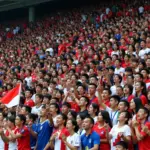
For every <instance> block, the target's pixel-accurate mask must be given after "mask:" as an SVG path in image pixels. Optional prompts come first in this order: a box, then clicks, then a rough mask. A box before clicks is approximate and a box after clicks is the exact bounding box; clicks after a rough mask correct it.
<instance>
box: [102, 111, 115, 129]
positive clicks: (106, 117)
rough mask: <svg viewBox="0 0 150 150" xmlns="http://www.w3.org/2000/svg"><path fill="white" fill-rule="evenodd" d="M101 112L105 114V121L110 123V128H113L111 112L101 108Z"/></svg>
mask: <svg viewBox="0 0 150 150" xmlns="http://www.w3.org/2000/svg"><path fill="white" fill-rule="evenodd" d="M100 113H101V115H102V116H103V120H104V121H105V123H108V124H109V126H110V128H111V127H112V122H111V120H110V116H109V113H108V112H107V111H106V110H101V111H100Z"/></svg>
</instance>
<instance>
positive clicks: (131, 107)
mask: <svg viewBox="0 0 150 150" xmlns="http://www.w3.org/2000/svg"><path fill="white" fill-rule="evenodd" d="M135 107H136V105H135V102H134V100H133V99H132V100H131V101H130V109H131V110H133V109H135Z"/></svg>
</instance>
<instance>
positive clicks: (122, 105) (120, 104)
mask: <svg viewBox="0 0 150 150" xmlns="http://www.w3.org/2000/svg"><path fill="white" fill-rule="evenodd" d="M118 109H119V111H120V112H122V111H125V110H126V109H127V108H126V106H125V104H124V102H119V105H118Z"/></svg>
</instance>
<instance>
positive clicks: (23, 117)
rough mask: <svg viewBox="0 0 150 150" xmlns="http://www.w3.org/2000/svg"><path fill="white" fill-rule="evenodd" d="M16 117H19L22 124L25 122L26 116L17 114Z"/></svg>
mask: <svg viewBox="0 0 150 150" xmlns="http://www.w3.org/2000/svg"><path fill="white" fill-rule="evenodd" d="M16 117H19V118H20V120H21V121H23V125H25V123H26V117H25V116H24V115H22V114H19V115H17V116H16Z"/></svg>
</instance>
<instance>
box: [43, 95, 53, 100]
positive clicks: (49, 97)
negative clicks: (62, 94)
mask: <svg viewBox="0 0 150 150" xmlns="http://www.w3.org/2000/svg"><path fill="white" fill-rule="evenodd" d="M43 98H47V99H48V100H50V99H51V98H52V96H51V95H50V94H46V95H44V96H43Z"/></svg>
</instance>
